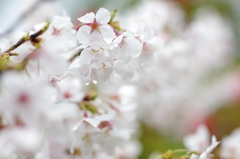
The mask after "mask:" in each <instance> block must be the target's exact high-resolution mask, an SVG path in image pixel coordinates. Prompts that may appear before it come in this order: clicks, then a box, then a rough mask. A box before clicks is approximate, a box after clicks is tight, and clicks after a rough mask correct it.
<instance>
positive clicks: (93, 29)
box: [77, 8, 116, 44]
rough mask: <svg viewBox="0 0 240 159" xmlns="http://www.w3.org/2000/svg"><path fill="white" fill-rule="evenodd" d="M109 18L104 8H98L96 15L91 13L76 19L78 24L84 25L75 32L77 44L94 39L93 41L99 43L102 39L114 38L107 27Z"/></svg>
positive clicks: (111, 30)
mask: <svg viewBox="0 0 240 159" xmlns="http://www.w3.org/2000/svg"><path fill="white" fill-rule="evenodd" d="M110 18H111V17H110V12H109V11H108V10H107V9H104V8H100V9H99V10H98V11H97V13H96V15H95V14H94V13H93V12H91V13H87V14H86V15H84V16H83V17H81V18H78V20H79V21H80V22H82V23H84V24H85V25H83V26H82V27H80V28H79V29H78V32H77V39H78V41H79V43H83V44H84V43H85V42H86V41H90V40H93V39H95V40H94V41H99V40H100V41H101V40H102V39H113V38H115V37H116V35H115V33H114V31H113V29H112V28H111V27H110V26H109V25H108V22H109V21H110Z"/></svg>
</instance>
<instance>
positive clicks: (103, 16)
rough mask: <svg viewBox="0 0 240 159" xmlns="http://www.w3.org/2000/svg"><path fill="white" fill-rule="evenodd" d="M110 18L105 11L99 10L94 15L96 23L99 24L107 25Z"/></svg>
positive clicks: (108, 13)
mask: <svg viewBox="0 0 240 159" xmlns="http://www.w3.org/2000/svg"><path fill="white" fill-rule="evenodd" d="M110 18H111V16H110V12H109V11H108V10H107V9H104V8H100V9H99V10H98V11H97V13H96V21H97V23H99V24H107V23H108V22H109V20H110Z"/></svg>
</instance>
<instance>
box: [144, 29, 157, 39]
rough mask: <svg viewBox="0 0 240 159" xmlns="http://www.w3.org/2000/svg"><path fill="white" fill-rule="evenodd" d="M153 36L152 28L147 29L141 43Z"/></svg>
mask: <svg viewBox="0 0 240 159" xmlns="http://www.w3.org/2000/svg"><path fill="white" fill-rule="evenodd" d="M154 35H155V31H154V30H153V28H151V27H149V28H148V29H147V31H146V32H145V33H144V35H143V41H144V42H145V41H148V40H150V39H152V38H153V37H154Z"/></svg>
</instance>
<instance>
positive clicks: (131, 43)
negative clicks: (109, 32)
mask: <svg viewBox="0 0 240 159" xmlns="http://www.w3.org/2000/svg"><path fill="white" fill-rule="evenodd" d="M124 40H125V44H124V45H125V46H124V49H125V52H126V54H128V55H130V56H133V57H138V56H140V55H141V53H142V44H141V43H140V41H139V40H138V39H136V38H125V39H124Z"/></svg>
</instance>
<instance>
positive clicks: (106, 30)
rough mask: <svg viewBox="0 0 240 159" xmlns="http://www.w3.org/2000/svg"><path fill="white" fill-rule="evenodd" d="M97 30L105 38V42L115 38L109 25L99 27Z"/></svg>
mask: <svg viewBox="0 0 240 159" xmlns="http://www.w3.org/2000/svg"><path fill="white" fill-rule="evenodd" d="M98 28H99V30H100V32H101V33H102V36H103V37H104V38H105V40H106V38H107V39H110V40H112V39H114V38H115V37H116V34H115V33H114V31H113V29H112V28H111V27H110V26H109V25H101V26H99V27H98Z"/></svg>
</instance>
